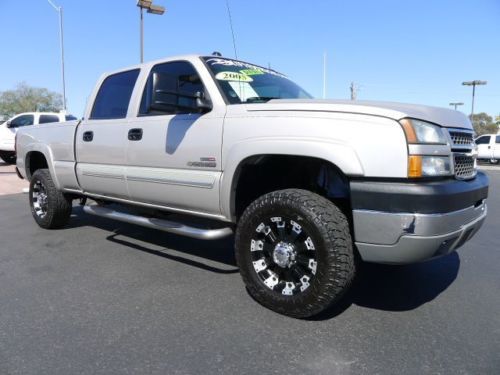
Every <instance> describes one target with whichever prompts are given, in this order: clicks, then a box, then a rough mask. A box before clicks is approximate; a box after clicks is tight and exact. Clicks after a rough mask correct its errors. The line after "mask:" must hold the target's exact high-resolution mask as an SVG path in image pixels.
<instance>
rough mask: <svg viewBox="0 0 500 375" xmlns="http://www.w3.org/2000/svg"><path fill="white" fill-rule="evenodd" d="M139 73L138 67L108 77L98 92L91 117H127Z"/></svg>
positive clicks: (101, 118) (99, 118)
mask: <svg viewBox="0 0 500 375" xmlns="http://www.w3.org/2000/svg"><path fill="white" fill-rule="evenodd" d="M138 75H139V69H136V70H130V71H128V72H123V73H118V74H114V75H112V76H109V77H108V78H106V79H105V80H104V82H103V83H102V85H101V88H100V89H99V92H98V93H97V97H96V99H95V102H94V107H93V108H92V113H91V114H90V118H91V119H98V120H103V119H117V118H125V117H126V116H127V110H128V105H129V102H130V97H131V96H132V91H133V90H134V86H135V82H136V81H137V77H138Z"/></svg>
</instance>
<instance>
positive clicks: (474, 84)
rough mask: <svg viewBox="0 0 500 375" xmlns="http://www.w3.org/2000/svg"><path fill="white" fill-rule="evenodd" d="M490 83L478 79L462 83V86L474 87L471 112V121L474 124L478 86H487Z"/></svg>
mask: <svg viewBox="0 0 500 375" xmlns="http://www.w3.org/2000/svg"><path fill="white" fill-rule="evenodd" d="M487 83H488V82H487V81H480V80H478V79H476V80H474V81H466V82H462V85H464V86H472V109H471V112H470V121H471V122H474V98H475V96H476V86H480V85H486V84H487Z"/></svg>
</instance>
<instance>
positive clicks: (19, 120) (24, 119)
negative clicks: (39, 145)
mask: <svg viewBox="0 0 500 375" xmlns="http://www.w3.org/2000/svg"><path fill="white" fill-rule="evenodd" d="M34 123H35V117H34V116H33V115H22V116H19V117H16V118H15V119H13V120H12V121H11V122H10V127H11V128H19V127H21V126H30V125H33V124H34Z"/></svg>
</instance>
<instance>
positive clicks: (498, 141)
mask: <svg viewBox="0 0 500 375" xmlns="http://www.w3.org/2000/svg"><path fill="white" fill-rule="evenodd" d="M495 143H500V135H497V139H496V140H495Z"/></svg>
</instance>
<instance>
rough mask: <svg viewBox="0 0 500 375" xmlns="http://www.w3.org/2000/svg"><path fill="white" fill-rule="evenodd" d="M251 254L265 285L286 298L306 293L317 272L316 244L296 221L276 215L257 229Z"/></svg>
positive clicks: (254, 266)
mask: <svg viewBox="0 0 500 375" xmlns="http://www.w3.org/2000/svg"><path fill="white" fill-rule="evenodd" d="M250 251H251V255H252V256H251V259H252V265H253V269H254V271H255V272H256V274H257V276H258V277H259V279H260V280H261V282H262V283H263V284H264V285H265V286H266V287H267V288H269V289H270V290H272V291H274V292H276V293H279V294H281V295H283V296H294V295H297V294H300V293H303V292H305V291H306V290H307V289H308V288H309V287H310V285H311V283H312V281H313V279H314V277H315V275H316V270H317V256H316V245H315V243H314V241H313V239H312V237H311V235H310V233H308V231H307V230H306V228H304V227H303V226H302V225H300V224H298V223H297V222H296V221H294V220H292V219H290V218H287V217H283V216H273V217H269V219H267V220H265V221H261V222H260V223H259V224H258V225H257V227H256V228H255V230H254V232H253V235H252V238H251V241H250Z"/></svg>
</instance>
